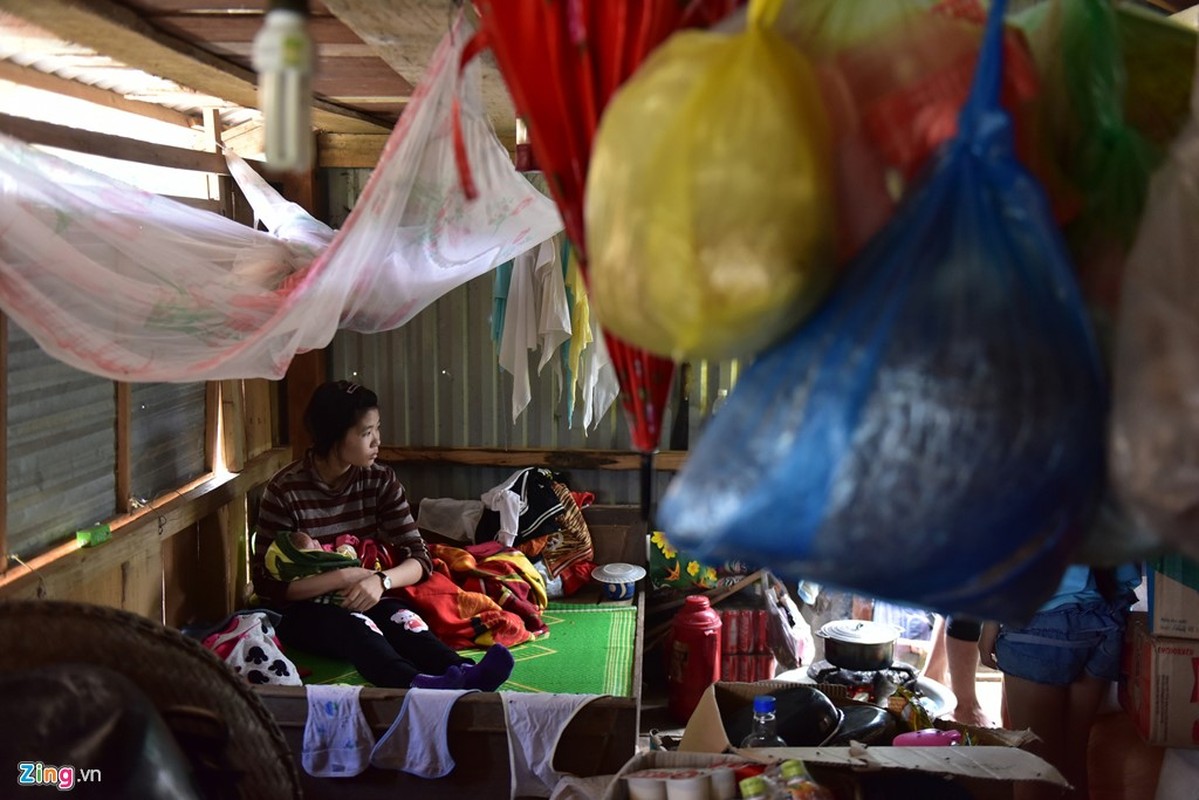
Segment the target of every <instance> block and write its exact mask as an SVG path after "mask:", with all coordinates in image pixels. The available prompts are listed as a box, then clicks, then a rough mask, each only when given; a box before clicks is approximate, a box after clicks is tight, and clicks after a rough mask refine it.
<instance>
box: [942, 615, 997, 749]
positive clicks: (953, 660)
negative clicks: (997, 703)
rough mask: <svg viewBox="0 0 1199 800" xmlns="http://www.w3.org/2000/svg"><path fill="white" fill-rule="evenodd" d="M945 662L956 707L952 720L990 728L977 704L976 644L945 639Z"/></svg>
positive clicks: (990, 723)
mask: <svg viewBox="0 0 1199 800" xmlns="http://www.w3.org/2000/svg"><path fill="white" fill-rule="evenodd" d="M945 660H946V661H947V662H948V664H949V682H950V688H951V689H953V693H954V695H956V696H957V699H958V705H957V708H956V709H954V712H953V718H954V719H955V720H956V721H958V722H962V723H965V724H966V725H978V726H981V727H984V728H985V727H990V726H991V725H992V724H993V723H992V722H991V720H989V719H987V715H986V714H984V713H983V709H982V706H981V705H980V704H979V702H978V688H977V684H976V681H977V680H978V644H977V643H975V642H967V641H964V640H962V639H955V638H953V637H952V636H948V637H945Z"/></svg>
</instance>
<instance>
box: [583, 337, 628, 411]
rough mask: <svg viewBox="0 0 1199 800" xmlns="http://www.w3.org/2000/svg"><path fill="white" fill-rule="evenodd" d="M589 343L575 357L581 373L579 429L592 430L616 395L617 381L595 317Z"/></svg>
mask: <svg viewBox="0 0 1199 800" xmlns="http://www.w3.org/2000/svg"><path fill="white" fill-rule="evenodd" d="M591 336H592V342H591V347H589V348H588V349H586V350H584V351H583V353H582V354H581V355H580V357H579V365H580V366H579V370H580V371H581V372H582V373H583V374H582V378H581V380H580V383H579V389H580V391H581V392H582V396H583V430H584V431H588V430H592V429H593V428H594V427H595V426H598V425H599V422H600V420H601V419H603V418H604V415H605V414H607V413H608V409H609V408H610V407H611V406H612V403H614V402H615V401H616V398H617V397H618V396H619V395H620V383H619V382H618V381H617V380H616V368H615V367H614V366H612V358H611V356H609V355H608V347H607V345H605V344H604V336H603V334H602V333H601V332H600V329H599V325H597V324H596V322H595V317H592V318H591Z"/></svg>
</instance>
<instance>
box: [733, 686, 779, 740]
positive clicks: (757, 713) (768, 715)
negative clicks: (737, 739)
mask: <svg viewBox="0 0 1199 800" xmlns="http://www.w3.org/2000/svg"><path fill="white" fill-rule="evenodd" d="M774 710H775V699H774V695H771V694H760V695H758V696H757V697H755V698H754V726H753V729H752V730H751V731H750V732H749V736H746V737H745V739H743V740H742V741H741V746H742V747H787V746H788V744H787V742H786V741H785V740H784V739H783V737H781V736H779V735H778V734H777V733H775V732H774Z"/></svg>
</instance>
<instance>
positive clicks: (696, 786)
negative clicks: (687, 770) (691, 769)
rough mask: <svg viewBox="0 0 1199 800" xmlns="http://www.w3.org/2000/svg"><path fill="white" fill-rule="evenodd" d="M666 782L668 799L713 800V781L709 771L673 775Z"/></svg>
mask: <svg viewBox="0 0 1199 800" xmlns="http://www.w3.org/2000/svg"><path fill="white" fill-rule="evenodd" d="M664 783H665V784H666V800H712V793H711V790H712V781H711V779H710V778H709V776H708V772H707V771H706V770H705V771H702V772H700V773H699V774H697V775H689V776H682V775H680V776H678V777H671V778H669V779H668V780H666V781H664Z"/></svg>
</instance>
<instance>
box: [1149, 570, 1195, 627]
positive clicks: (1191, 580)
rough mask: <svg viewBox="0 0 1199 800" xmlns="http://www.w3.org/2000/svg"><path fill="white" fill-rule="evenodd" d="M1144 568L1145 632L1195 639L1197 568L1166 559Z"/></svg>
mask: <svg viewBox="0 0 1199 800" xmlns="http://www.w3.org/2000/svg"><path fill="white" fill-rule="evenodd" d="M1145 567H1146V568H1145V577H1146V595H1147V598H1146V599H1147V600H1148V601H1149V632H1150V633H1152V634H1154V635H1155V636H1174V637H1179V638H1183V639H1199V564H1196V563H1195V562H1194V561H1191V560H1190V559H1188V558H1184V557H1183V556H1180V555H1169V556H1162V557H1161V558H1158V559H1155V560H1153V561H1150V562H1149V563H1147V564H1146V565H1145Z"/></svg>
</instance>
